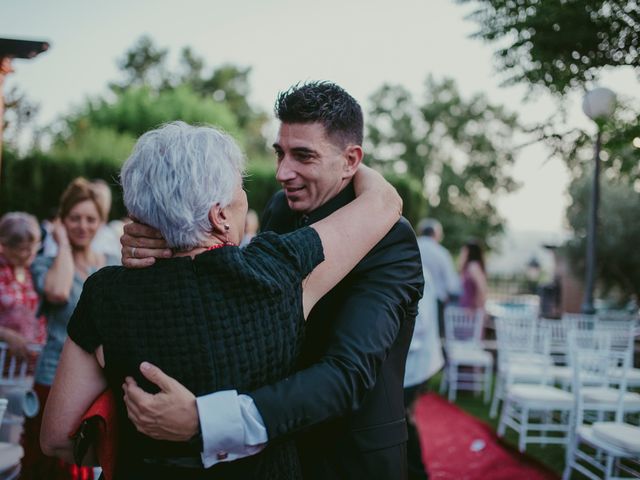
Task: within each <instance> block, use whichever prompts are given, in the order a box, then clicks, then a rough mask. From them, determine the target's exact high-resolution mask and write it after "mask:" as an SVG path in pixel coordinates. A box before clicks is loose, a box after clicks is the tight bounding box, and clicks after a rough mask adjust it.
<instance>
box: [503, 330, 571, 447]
mask: <svg viewBox="0 0 640 480" xmlns="http://www.w3.org/2000/svg"><path fill="white" fill-rule="evenodd" d="M498 320H499V321H498V322H497V324H496V337H497V340H498V354H499V355H502V356H503V357H504V358H505V361H506V362H508V365H509V368H506V369H505V372H504V376H505V380H504V382H503V383H504V396H505V400H504V405H503V407H502V412H501V414H500V422H499V424H498V435H499V436H500V437H502V436H504V434H505V432H506V429H507V428H511V429H513V430H515V431H516V432H517V433H518V449H519V450H520V451H521V452H524V451H525V450H526V448H527V444H528V443H538V444H563V445H564V444H566V443H567V442H568V436H569V432H570V429H571V424H572V418H573V403H574V402H573V395H572V394H571V393H569V392H567V391H565V390H562V389H560V388H556V387H554V386H552V385H550V383H551V381H550V375H549V368H550V367H551V363H552V362H551V356H550V354H549V349H550V332H549V330H548V329H546V328H536V324H535V323H534V325H533V327H531V326H529V325H523V324H518V323H514V322H509V321H508V320H505V319H498ZM517 365H521V366H522V367H527V368H530V369H532V373H533V371H535V372H537V373H536V375H535V376H532V377H530V378H527V379H526V380H527V383H522V382H521V381H519V380H516V375H514V373H515V372H517V369H516V368H513V367H515V366H517Z"/></svg>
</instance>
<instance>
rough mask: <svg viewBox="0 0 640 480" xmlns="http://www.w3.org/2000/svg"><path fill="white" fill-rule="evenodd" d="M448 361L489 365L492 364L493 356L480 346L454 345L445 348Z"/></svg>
mask: <svg viewBox="0 0 640 480" xmlns="http://www.w3.org/2000/svg"><path fill="white" fill-rule="evenodd" d="M447 355H448V357H449V359H450V361H452V362H454V363H458V364H464V365H470V366H473V365H478V366H490V365H493V356H492V355H491V354H490V353H489V352H487V351H485V350H482V349H481V348H478V347H475V346H467V347H464V346H458V345H456V346H454V347H453V348H451V349H448V350H447Z"/></svg>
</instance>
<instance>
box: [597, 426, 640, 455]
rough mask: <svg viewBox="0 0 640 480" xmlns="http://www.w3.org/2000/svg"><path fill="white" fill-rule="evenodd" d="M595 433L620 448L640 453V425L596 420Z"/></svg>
mask: <svg viewBox="0 0 640 480" xmlns="http://www.w3.org/2000/svg"><path fill="white" fill-rule="evenodd" d="M592 431H593V435H594V436H595V437H597V438H599V439H602V440H604V441H605V442H608V443H610V444H612V445H615V446H616V447H618V448H621V449H623V450H627V451H629V452H631V453H636V454H640V427H636V426H634V425H630V424H628V423H619V422H596V423H594V424H593V426H592Z"/></svg>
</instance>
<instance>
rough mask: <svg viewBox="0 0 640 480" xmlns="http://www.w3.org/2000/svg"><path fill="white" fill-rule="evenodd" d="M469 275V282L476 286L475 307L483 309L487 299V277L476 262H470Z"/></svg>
mask: <svg viewBox="0 0 640 480" xmlns="http://www.w3.org/2000/svg"><path fill="white" fill-rule="evenodd" d="M468 268H469V275H470V276H471V280H473V283H475V285H476V292H477V299H476V300H477V305H476V306H477V307H478V308H484V304H485V301H486V299H487V276H486V274H485V273H484V270H482V267H480V264H478V262H471V263H470V264H469V267H468Z"/></svg>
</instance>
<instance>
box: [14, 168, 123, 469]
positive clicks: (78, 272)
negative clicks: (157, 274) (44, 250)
mask: <svg viewBox="0 0 640 480" xmlns="http://www.w3.org/2000/svg"><path fill="white" fill-rule="evenodd" d="M104 218H105V216H104V211H103V210H102V205H101V204H100V200H99V198H98V194H97V193H96V191H95V190H94V189H93V187H92V186H91V184H90V183H89V182H88V181H87V180H85V179H84V178H76V179H75V180H73V181H72V182H71V184H70V185H69V186H68V187H67V189H66V190H65V191H64V193H63V194H62V197H61V198H60V211H59V215H58V219H56V220H55V221H54V222H53V230H52V236H53V238H54V240H55V241H56V244H57V246H58V248H57V252H56V255H55V257H47V256H39V257H37V258H36V260H35V261H34V262H33V265H32V267H31V270H32V273H33V278H34V283H35V287H36V290H37V291H38V293H39V294H40V295H41V296H42V297H43V301H42V309H41V310H42V313H43V314H44V316H45V317H46V319H47V340H46V342H45V344H44V347H43V349H42V353H41V354H40V358H39V359H38V365H37V367H36V373H35V384H34V391H35V392H36V394H37V395H38V399H39V401H40V405H45V404H46V402H47V397H48V395H49V389H50V388H51V384H52V383H53V377H54V375H55V373H56V369H57V367H58V361H59V359H60V353H61V352H62V346H63V345H64V342H65V340H66V338H67V323H68V322H69V319H70V318H71V314H72V313H73V310H74V308H75V306H76V303H78V299H79V298H80V292H82V286H83V285H84V282H85V280H86V279H87V278H88V277H89V275H91V274H92V273H94V272H96V271H97V270H98V269H100V268H102V267H104V266H105V265H114V264H118V263H120V259H119V258H117V257H112V256H109V255H103V254H101V253H97V252H95V251H94V250H93V249H92V248H91V242H92V241H93V238H94V237H95V235H96V232H97V230H98V228H99V227H100V225H101V223H102V222H103V221H104ZM41 422H42V409H41V411H40V413H39V414H38V415H37V416H36V417H34V418H29V419H27V421H26V422H25V433H24V441H23V444H24V449H25V455H24V457H23V458H22V471H21V474H20V478H21V480H26V479H34V480H35V479H37V480H40V479H43V478H52V479H62V478H64V479H76V478H77V479H82V480H85V479H91V478H93V477H92V472H91V470H90V469H78V468H76V467H75V466H74V465H69V464H64V463H63V462H60V461H59V460H57V459H54V458H49V457H47V456H45V455H44V454H43V453H42V451H41V450H40V441H39V439H40V424H41Z"/></svg>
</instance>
